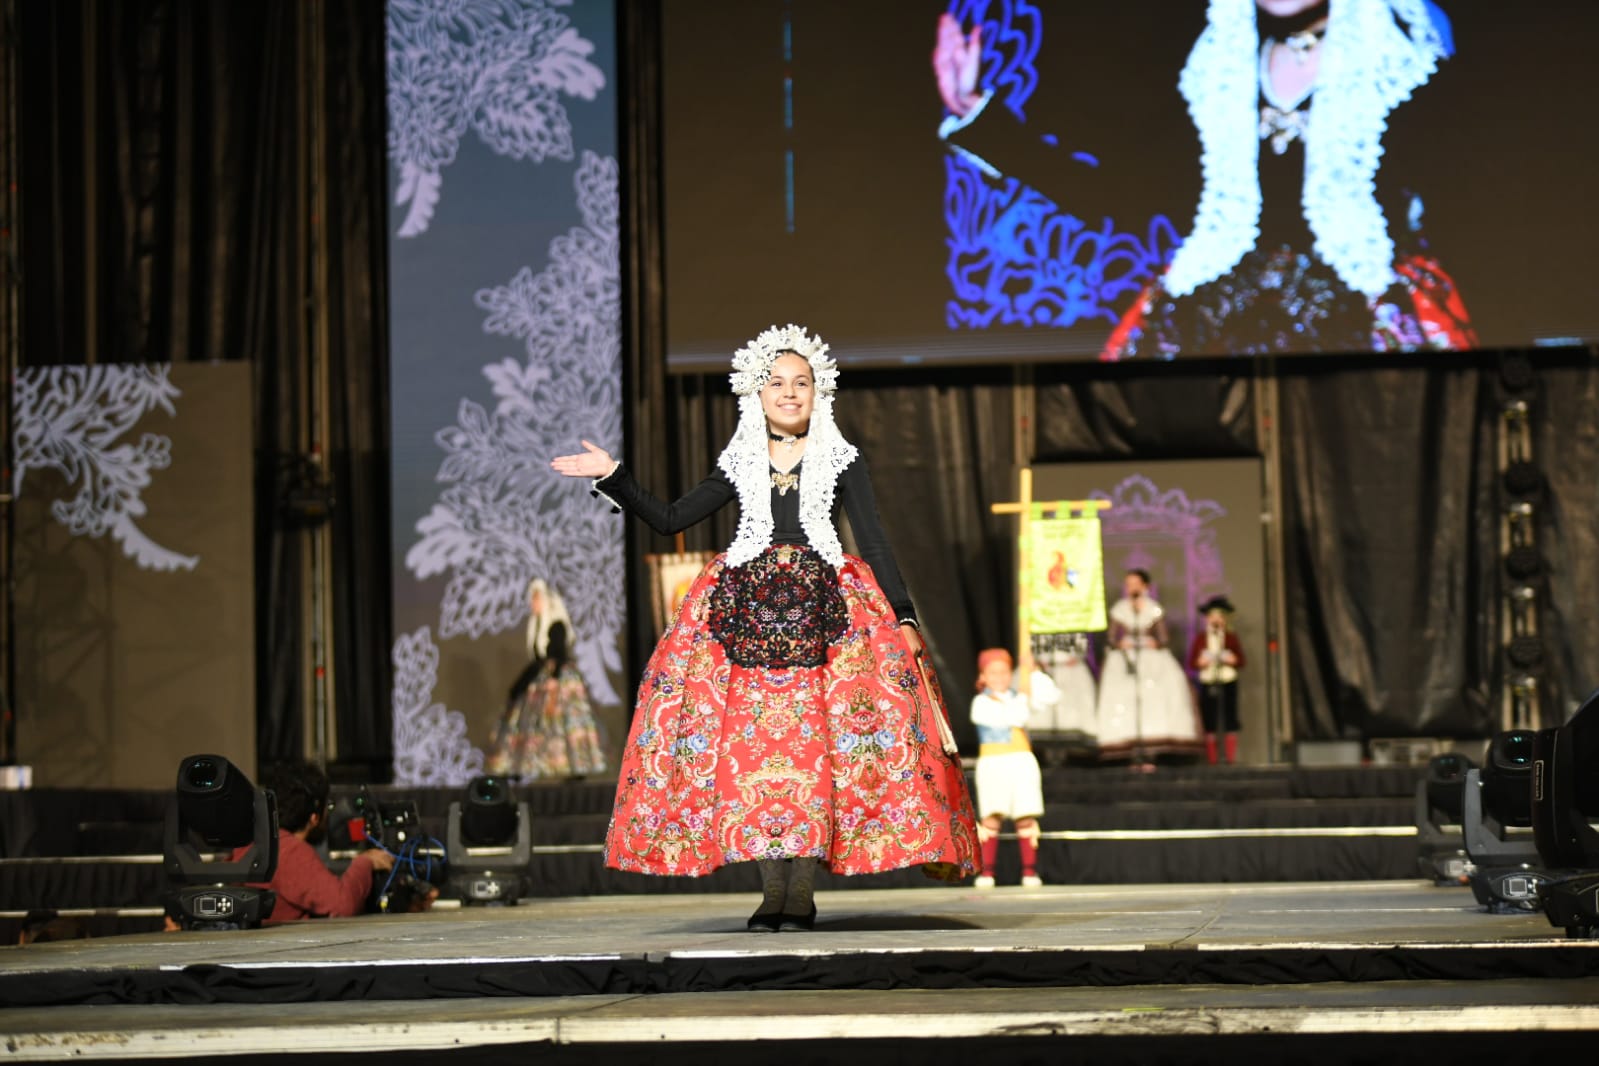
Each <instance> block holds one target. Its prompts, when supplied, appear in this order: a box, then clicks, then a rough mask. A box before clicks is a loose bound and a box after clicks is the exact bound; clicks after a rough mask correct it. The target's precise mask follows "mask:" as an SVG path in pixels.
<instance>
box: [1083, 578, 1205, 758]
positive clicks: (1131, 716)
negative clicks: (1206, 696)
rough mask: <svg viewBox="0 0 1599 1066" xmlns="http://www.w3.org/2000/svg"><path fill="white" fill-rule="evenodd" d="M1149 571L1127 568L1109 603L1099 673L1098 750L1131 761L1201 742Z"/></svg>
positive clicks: (1184, 678) (1105, 755) (1102, 755)
mask: <svg viewBox="0 0 1599 1066" xmlns="http://www.w3.org/2000/svg"><path fill="white" fill-rule="evenodd" d="M1149 584H1150V581H1149V574H1148V572H1147V571H1144V570H1129V571H1128V572H1127V575H1126V577H1125V578H1124V579H1123V582H1122V591H1123V593H1124V595H1123V596H1122V598H1121V599H1119V600H1117V601H1116V603H1115V604H1114V605H1113V606H1112V607H1111V609H1110V629H1109V631H1108V632H1107V634H1106V641H1107V650H1106V654H1105V665H1104V668H1103V669H1102V670H1101V672H1100V677H1099V730H1098V733H1099V753H1100V758H1103V759H1111V758H1121V757H1124V756H1127V755H1131V756H1132V757H1133V759H1134V765H1135V766H1140V767H1147V766H1148V762H1147V760H1148V758H1149V757H1151V756H1154V755H1159V754H1162V753H1165V752H1172V751H1189V750H1193V749H1195V748H1196V746H1197V744H1198V742H1199V723H1198V720H1197V719H1196V718H1195V715H1194V695H1193V690H1192V689H1191V688H1190V687H1189V684H1188V675H1186V674H1185V673H1183V668H1182V665H1181V664H1180V663H1179V662H1178V661H1177V659H1176V657H1175V656H1173V655H1172V653H1171V650H1170V645H1171V635H1170V633H1169V632H1168V630H1167V628H1166V612H1165V610H1164V609H1163V608H1162V607H1161V605H1160V604H1159V603H1157V602H1156V601H1155V599H1154V597H1152V596H1151V595H1150V594H1149Z"/></svg>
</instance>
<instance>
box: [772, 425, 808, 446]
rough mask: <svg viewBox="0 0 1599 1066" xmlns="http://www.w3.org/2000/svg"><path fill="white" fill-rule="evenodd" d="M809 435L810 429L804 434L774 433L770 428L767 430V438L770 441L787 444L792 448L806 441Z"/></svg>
mask: <svg viewBox="0 0 1599 1066" xmlns="http://www.w3.org/2000/svg"><path fill="white" fill-rule="evenodd" d="M809 433H810V430H808V429H807V430H806V431H805V432H804V433H773V432H772V430H771V428H770V427H768V428H767V430H766V438H767V439H768V440H775V441H776V442H777V443H779V444H786V445H788V446H789V447H790V448H792V447H794V445H796V444H798V443H799V442H800V441H802V440H804V439H805V437H806V435H807V434H809Z"/></svg>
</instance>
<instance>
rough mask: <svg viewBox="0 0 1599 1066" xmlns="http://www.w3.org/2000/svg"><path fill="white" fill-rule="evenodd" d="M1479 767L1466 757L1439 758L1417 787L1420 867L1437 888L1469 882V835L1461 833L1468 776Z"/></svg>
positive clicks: (1434, 760) (1417, 862)
mask: <svg viewBox="0 0 1599 1066" xmlns="http://www.w3.org/2000/svg"><path fill="white" fill-rule="evenodd" d="M1476 768H1477V764H1476V763H1474V762H1472V761H1471V760H1470V759H1468V758H1466V756H1464V755H1459V754H1456V753H1453V752H1451V753H1449V754H1447V755H1438V756H1435V757H1434V758H1433V760H1432V761H1431V762H1430V763H1428V764H1427V776H1426V778H1425V779H1424V780H1422V781H1420V782H1418V783H1417V785H1416V842H1417V852H1416V865H1417V866H1418V867H1420V869H1421V876H1423V877H1428V878H1431V879H1432V881H1433V883H1434V884H1437V885H1459V884H1464V883H1465V881H1466V864H1467V862H1468V861H1469V860H1468V859H1467V858H1466V847H1465V843H1466V840H1465V834H1464V832H1463V831H1462V830H1461V821H1462V819H1463V817H1464V804H1465V795H1466V774H1467V772H1468V771H1471V770H1475V769H1476Z"/></svg>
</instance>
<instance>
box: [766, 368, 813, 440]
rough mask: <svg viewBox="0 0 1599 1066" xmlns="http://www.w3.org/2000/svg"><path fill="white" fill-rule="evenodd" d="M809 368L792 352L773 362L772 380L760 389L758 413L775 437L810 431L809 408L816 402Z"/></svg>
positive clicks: (767, 381) (768, 380)
mask: <svg viewBox="0 0 1599 1066" xmlns="http://www.w3.org/2000/svg"><path fill="white" fill-rule="evenodd" d="M815 386H816V383H815V382H814V381H813V380H812V378H811V364H810V363H807V362H806V361H805V359H804V358H803V357H801V356H798V355H795V354H794V353H793V352H784V353H783V354H782V355H780V356H778V357H777V358H776V359H775V360H773V362H772V376H771V377H769V378H767V379H766V386H765V387H764V388H763V389H761V410H762V411H764V412H765V413H766V422H767V424H768V425H769V426H771V427H772V432H774V433H804V432H805V431H806V430H807V429H809V428H810V424H811V406H812V404H813V403H814V401H815V399H816V387H815Z"/></svg>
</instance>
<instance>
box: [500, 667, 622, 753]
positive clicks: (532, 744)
mask: <svg viewBox="0 0 1599 1066" xmlns="http://www.w3.org/2000/svg"><path fill="white" fill-rule="evenodd" d="M484 769H485V770H487V771H488V772H489V773H491V774H506V775H514V776H517V777H521V778H523V779H524V780H534V779H536V778H543V779H546V780H549V779H556V780H559V779H561V778H565V777H582V776H585V775H588V774H601V773H604V772H605V737H604V735H603V733H602V732H601V730H600V726H599V723H598V721H596V720H595V717H594V708H593V706H592V705H591V704H590V702H589V693H588V688H587V687H586V686H585V685H584V684H583V675H582V674H581V673H580V672H579V671H578V668H577V666H576V665H574V664H572V663H568V664H566V665H565V666H563V667H561V670H560V673H559V674H556V673H555V672H554V671H552V670H551V669H550V668H549V667H548V666H546V667H545V668H544V669H543V670H542V671H541V672H540V673H539V675H538V677H537V678H535V679H534V681H533V683H532V684H530V685H528V687H527V690H526V691H525V692H524V693H523V694H522V698H521V699H519V700H516V701H514V702H513V703H512V704H511V706H510V707H508V708H507V709H506V711H505V715H504V717H503V718H501V720H500V726H499V729H498V730H496V732H495V737H494V744H493V746H492V747H491V748H490V750H489V753H488V757H487V758H486V759H485V760H484Z"/></svg>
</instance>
